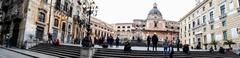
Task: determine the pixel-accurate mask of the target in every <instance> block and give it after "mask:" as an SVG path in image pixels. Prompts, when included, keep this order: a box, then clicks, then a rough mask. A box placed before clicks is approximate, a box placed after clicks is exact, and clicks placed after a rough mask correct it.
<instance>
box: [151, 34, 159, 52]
mask: <svg viewBox="0 0 240 58" xmlns="http://www.w3.org/2000/svg"><path fill="white" fill-rule="evenodd" d="M152 44H153V51H157V44H158V37H157V35H156V34H154V35H153V36H152ZM154 49H155V50H154Z"/></svg>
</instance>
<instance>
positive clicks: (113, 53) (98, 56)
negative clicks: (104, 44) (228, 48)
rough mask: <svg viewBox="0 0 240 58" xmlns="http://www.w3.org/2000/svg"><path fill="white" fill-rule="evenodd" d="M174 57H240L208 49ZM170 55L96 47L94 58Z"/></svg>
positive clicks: (156, 57) (137, 57) (176, 54)
mask: <svg viewBox="0 0 240 58" xmlns="http://www.w3.org/2000/svg"><path fill="white" fill-rule="evenodd" d="M174 53H175V54H174V56H173V57H174V58H218V57H220V58H238V56H237V55H236V54H234V53H225V54H220V53H218V52H214V53H210V52H208V51H191V52H190V54H185V53H183V52H177V51H175V52H174ZM164 57H168V56H166V55H164V54H163V51H157V52H154V51H136V50H134V51H132V52H125V51H123V50H117V49H102V48H99V49H96V52H95V54H94V56H93V58H164Z"/></svg>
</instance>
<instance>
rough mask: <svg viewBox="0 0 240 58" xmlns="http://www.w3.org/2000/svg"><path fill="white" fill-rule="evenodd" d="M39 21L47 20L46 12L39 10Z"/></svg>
mask: <svg viewBox="0 0 240 58" xmlns="http://www.w3.org/2000/svg"><path fill="white" fill-rule="evenodd" d="M38 21H40V22H45V14H44V13H42V12H39V14H38Z"/></svg>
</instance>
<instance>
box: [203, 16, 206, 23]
mask: <svg viewBox="0 0 240 58" xmlns="http://www.w3.org/2000/svg"><path fill="white" fill-rule="evenodd" d="M203 23H206V15H204V16H203Z"/></svg>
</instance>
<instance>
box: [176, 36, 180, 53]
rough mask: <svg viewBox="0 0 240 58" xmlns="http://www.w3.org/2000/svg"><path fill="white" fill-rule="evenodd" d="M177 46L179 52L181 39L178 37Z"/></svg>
mask: <svg viewBox="0 0 240 58" xmlns="http://www.w3.org/2000/svg"><path fill="white" fill-rule="evenodd" d="M176 45H177V51H179V48H180V39H179V38H178V37H177V40H176Z"/></svg>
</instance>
